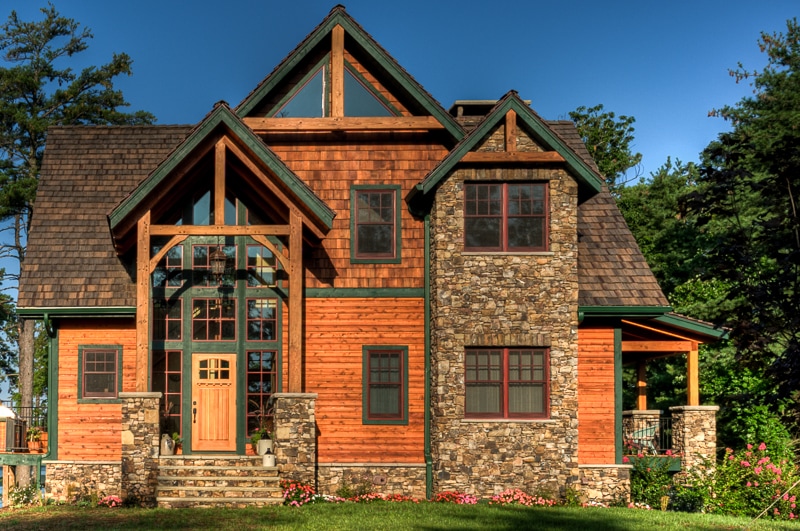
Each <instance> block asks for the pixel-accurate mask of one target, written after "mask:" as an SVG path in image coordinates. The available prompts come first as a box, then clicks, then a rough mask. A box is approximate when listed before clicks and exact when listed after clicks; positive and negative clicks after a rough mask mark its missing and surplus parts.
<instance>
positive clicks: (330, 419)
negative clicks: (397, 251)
mask: <svg viewBox="0 0 800 531" xmlns="http://www.w3.org/2000/svg"><path fill="white" fill-rule="evenodd" d="M305 319H306V323H305V326H306V346H305V359H306V389H310V390H313V392H315V393H318V395H319V398H318V400H317V410H316V420H317V429H318V432H319V440H318V459H319V462H320V463H338V462H351V463H354V462H356V463H358V462H360V463H363V462H383V463H395V462H402V463H422V462H423V453H422V450H423V446H424V422H423V421H424V409H423V408H424V400H423V398H424V380H423V379H424V348H425V345H424V340H425V327H424V301H423V300H422V299H415V298H408V299H406V298H401V299H395V298H383V299H365V298H347V299H343V298H340V299H307V300H306V308H305ZM364 345H373V346H374V345H394V346H408V393H407V396H406V400H407V401H408V404H409V408H408V425H391V424H368V425H365V424H363V420H362V389H363V386H362V346H364Z"/></svg>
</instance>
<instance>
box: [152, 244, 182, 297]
mask: <svg viewBox="0 0 800 531" xmlns="http://www.w3.org/2000/svg"><path fill="white" fill-rule="evenodd" d="M161 248H162V246H161V245H154V246H153V252H152V254H153V256H155V254H156V253H158V252H159V251H160V250H161ZM182 283H183V246H182V245H176V246H175V247H172V248H171V249H170V250H169V251H167V254H166V255H164V257H163V258H162V259H161V260H159V262H158V265H156V268H155V270H153V287H155V288H178V287H180V286H181V284H182Z"/></svg>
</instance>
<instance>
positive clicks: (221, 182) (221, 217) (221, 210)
mask: <svg viewBox="0 0 800 531" xmlns="http://www.w3.org/2000/svg"><path fill="white" fill-rule="evenodd" d="M224 224H225V143H224V142H222V141H219V142H217V145H216V146H215V147H214V225H217V226H220V225H224Z"/></svg>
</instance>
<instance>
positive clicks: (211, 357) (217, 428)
mask: <svg viewBox="0 0 800 531" xmlns="http://www.w3.org/2000/svg"><path fill="white" fill-rule="evenodd" d="M191 415H192V451H193V452H203V451H217V452H233V451H235V450H236V354H194V355H193V356H192V411H191Z"/></svg>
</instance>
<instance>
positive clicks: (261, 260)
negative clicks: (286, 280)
mask: <svg viewBox="0 0 800 531" xmlns="http://www.w3.org/2000/svg"><path fill="white" fill-rule="evenodd" d="M277 262H278V261H277V260H276V259H275V255H274V254H272V251H270V250H269V249H267V248H266V247H264V246H263V245H248V246H247V286H248V287H250V288H258V287H274V286H275V284H276V280H277V279H276V272H277V269H278V266H277Z"/></svg>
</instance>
